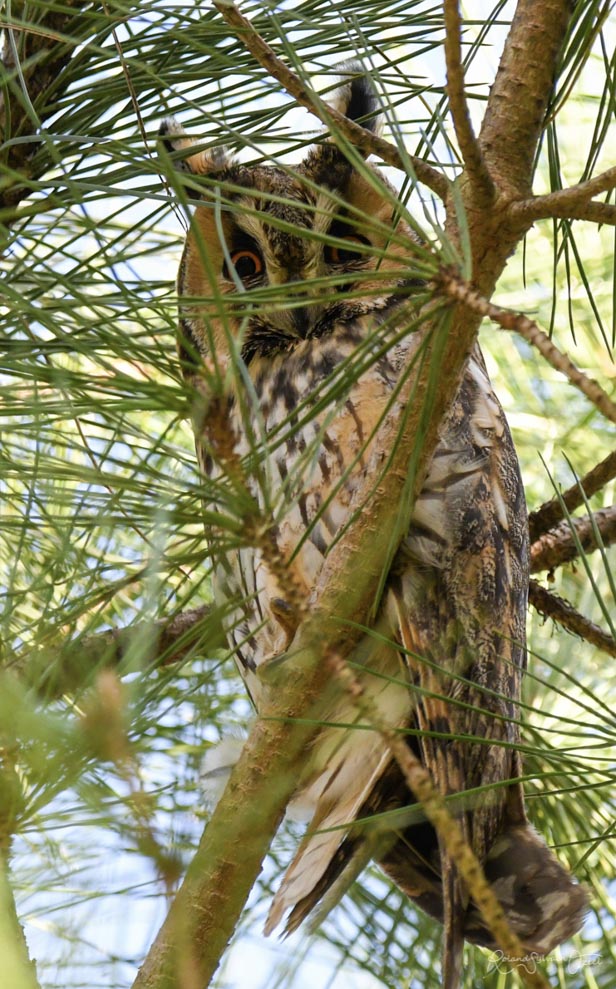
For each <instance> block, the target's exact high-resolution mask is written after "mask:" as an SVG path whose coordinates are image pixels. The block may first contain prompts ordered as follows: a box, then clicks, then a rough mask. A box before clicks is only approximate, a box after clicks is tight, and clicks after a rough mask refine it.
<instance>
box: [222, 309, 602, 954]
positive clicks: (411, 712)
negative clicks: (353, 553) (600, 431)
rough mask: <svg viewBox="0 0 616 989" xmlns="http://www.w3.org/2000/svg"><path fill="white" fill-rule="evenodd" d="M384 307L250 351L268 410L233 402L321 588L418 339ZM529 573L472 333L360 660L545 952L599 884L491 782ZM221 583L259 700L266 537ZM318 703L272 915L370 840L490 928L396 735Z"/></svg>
mask: <svg viewBox="0 0 616 989" xmlns="http://www.w3.org/2000/svg"><path fill="white" fill-rule="evenodd" d="M379 320H380V317H379V315H378V313H376V312H373V313H371V314H370V316H369V317H365V318H357V319H355V320H348V321H346V322H344V323H340V324H339V325H338V326H337V327H334V330H333V332H331V333H330V334H329V335H326V336H323V337H320V338H319V339H307V340H303V341H302V342H300V343H298V344H297V345H295V346H294V347H293V348H290V349H288V350H287V351H285V352H279V353H277V354H276V353H275V354H272V355H263V356H261V357H259V358H257V359H255V360H253V361H251V363H250V365H249V368H250V374H251V377H252V381H253V386H254V396H255V399H256V401H257V403H258V415H256V414H255V412H256V411H257V410H254V409H253V410H252V411H251V410H249V409H248V410H247V408H246V405H245V404H242V403H240V402H239V401H238V402H236V403H235V405H234V407H233V417H234V429H235V432H236V435H237V437H238V445H237V452H238V454H239V455H240V456H242V457H245V458H247V459H246V462H249V461H250V458H251V457H252V458H253V459H254V455H255V446H257V447H258V448H259V449H260V450H261V451H262V453H261V455H260V460H259V465H258V469H256V470H255V471H254V473H253V475H252V476H253V480H252V484H253V494H254V495H255V497H256V498H257V500H258V501H259V503H260V504H261V505H262V506H265V505H267V506H268V507H269V510H270V511H271V512H272V513H273V515H274V518H275V521H276V526H277V529H276V538H277V543H278V547H279V549H280V551H281V553H282V554H283V556H284V557H285V558H291V557H292V558H293V560H294V569H295V573H296V574H297V573H299V575H300V579H301V580H302V581H303V583H304V586H305V589H306V595H307V598H308V597H309V594H310V589H311V588H312V586H313V585H314V583H315V579H316V577H317V575H318V572H319V569H320V567H321V566H322V564H323V560H324V558H325V556H326V554H327V552H328V547H329V546H330V545H331V543H332V540H333V539H334V538H335V537H336V536H337V535H338V534H339V533H340V532H341V530H342V528H343V527H344V526H345V525H346V524H347V523H348V522H349V519H350V512H351V502H352V499H353V495H354V493H355V491H356V489H357V488H358V485H359V484H360V483H361V482H363V481H364V479H365V475H366V472H367V465H368V463H369V461H370V453H371V450H372V448H373V445H374V443H375V442H376V436H377V433H378V427H379V424H380V423H381V421H382V419H383V417H384V415H385V414H386V413H387V411H388V409H389V408H390V406H391V405H392V403H395V401H396V388H397V385H398V382H399V378H400V373H401V370H402V368H403V367H404V366H405V365H407V364H408V360H409V358H410V356H411V354H412V351H413V348H414V347H416V346H417V344H416V343H415V338H414V337H413V336H412V335H411V336H409V337H407V338H406V339H405V341H404V342H402V343H397V344H396V345H395V346H394V347H393V348H391V350H390V351H387V352H386V351H385V350H383V351H382V352H383V354H384V356H381V357H380V358H379V359H378V360H377V361H376V362H374V363H371V362H370V360H369V355H370V347H369V344H368V343H367V335H368V328H369V327H372V329H373V330H374V327H375V325H378V323H379ZM362 362H364V363H363V364H362ZM343 366H344V367H346V368H347V370H348V368H349V367H351V366H354V367H356V368H358V370H357V372H356V377H355V381H354V383H353V384H352V385H351V386H350V387H348V386H345V390H341V389H342V386H341V384H340V382H341V375H339V374H337V370H338V371H339V370H340V369H341V368H342V367H343ZM362 367H363V370H362V369H361V368H362ZM315 408H316V414H314V411H315ZM311 410H312V411H311ZM377 480H378V479H376V478H375V483H377ZM364 510H366V511H369V505H368V506H366V507H365V508H364ZM527 584H528V543H527V526H526V509H525V503H524V494H523V489H522V483H521V479H520V474H519V468H518V464H517V459H516V455H515V451H514V448H513V444H512V441H511V437H510V434H509V430H508V427H507V424H506V422H505V419H504V416H503V413H502V410H501V408H500V405H499V403H498V401H497V399H496V397H495V396H494V393H493V391H492V388H491V385H490V382H489V379H488V376H487V373H486V370H485V367H484V364H483V359H482V357H481V354H480V353H479V351H476V352H475V354H474V355H473V356H472V358H471V360H470V362H469V365H468V368H467V371H466V374H465V376H464V379H463V382H462V384H461V387H460V390H459V394H458V396H457V398H456V401H455V402H454V404H453V407H452V409H451V411H450V413H449V415H448V417H447V419H446V421H445V422H444V424H443V427H442V431H441V436H440V442H439V445H438V447H437V449H436V452H435V454H434V456H433V459H432V463H431V466H430V469H429V472H428V475H427V478H426V481H425V485H424V488H423V490H422V492H421V495H420V497H419V498H418V500H417V503H416V505H415V509H414V514H413V517H412V522H411V526H410V529H409V532H408V534H407V537H406V539H405V540H404V541H403V543H402V545H401V547H400V549H399V552H398V554H397V556H396V558H395V561H394V564H393V566H392V569H391V572H390V575H389V580H388V585H387V588H386V593H385V595H384V598H383V602H382V606H381V611H380V615H379V617H378V620H377V623H376V627H377V630H378V633H379V634H378V636H368V635H367V636H366V637H365V638H364V640H363V641H362V642H361V643H360V644H359V646H358V647H357V648H356V650H355V652H354V653H353V654H352V656H351V659H352V661H353V662H354V664H359V665H360V666H362V667H363V672H362V673H361V680H362V683H363V686H364V689H365V690H366V691H367V692H368V694H369V695H370V697H371V699H372V701H373V702H374V703H375V704H376V705H377V706H378V709H379V711H380V714H381V717H382V718H383V719H384V720H385V721H386V722H387V723H388V724H389V725H390V726H392V727H397V728H406V729H409V730H410V733H409V735H408V745H409V747H410V748H411V749H412V750H413V752H414V753H415V755H416V756H417V757H418V758H420V759H421V761H422V762H423V764H424V765H425V766H426V767H427V768H428V769H429V770H430V772H431V775H432V778H433V781H434V782H435V784H436V785H437V786H438V787H439V789H440V790H441V792H442V793H443V794H444V795H450V794H462V796H461V797H460V799H459V801H456V803H455V804H453V805H452V811H453V812H454V813H455V814H456V815H457V816H458V819H459V821H460V823H461V825H462V827H463V830H464V832H465V834H466V837H467V840H468V841H469V842H470V844H471V845H472V847H473V849H474V851H475V852H476V854H477V855H478V856H479V857H480V859H481V860H482V861H484V862H486V868H487V871H488V877H489V879H490V881H491V882H492V884H493V888H494V890H495V892H496V893H497V895H498V896H499V898H500V899H501V902H502V904H503V907H504V909H505V911H506V914H507V917H508V919H509V922H510V924H511V925H512V927H513V929H514V930H516V932H517V933H518V934H519V935H520V937H521V938H522V941H523V944H524V945H525V946H526V947H527V948H528V949H529V950H533V951H540V952H542V953H547V952H549V951H550V950H551V949H552V947H553V946H554V945H555V944H558V943H560V941H562V940H563V938H564V937H566V936H569V935H570V934H571V933H573V932H574V931H575V930H577V929H578V927H579V925H580V922H581V917H582V914H583V910H584V907H585V902H586V900H585V894H584V893H583V891H582V890H581V888H580V887H579V886H577V885H575V884H574V883H573V881H572V880H571V877H570V876H569V874H568V873H567V872H566V870H565V869H564V868H563V867H562V866H560V864H559V863H558V862H557V860H556V858H555V857H554V856H553V855H552V853H551V852H550V851H549V850H548V849H547V847H546V846H545V844H544V843H543V841H542V840H541V839H540V838H539V837H538V836H536V835H535V834H534V832H533V831H532V829H531V828H530V826H529V825H528V823H527V821H526V816H525V811H524V803H523V796H522V791H521V786H520V784H519V783H517V782H512V783H510V784H509V785H508V786H502V785H501V786H497V787H496V788H493V789H491V790H489V791H488V792H487V795H486V791H485V790H484V791H483V794H482V795H481V794H480V795H477V790H478V789H479V788H485V787H486V786H487V785H489V784H492V783H502V781H506V780H509V779H513V780H515V778H516V777H518V776H519V775H520V773H521V766H520V761H519V756H518V753H517V751H516V748H515V746H516V743H518V742H519V724H518V711H517V706H516V705H517V700H518V698H519V691H520V679H521V674H522V670H523V667H524V661H525V610H526V592H527ZM216 585H217V596H218V597H219V598H222V599H223V600H229V598H232V597H233V598H236V599H238V598H239V599H242V600H243V602H244V603H243V604H242V605H241V606H239V607H238V609H237V611H236V613H235V614H233V615H232V616H231V618H230V621H229V629H228V634H229V638H230V639H231V641H232V642H233V643H234V645H235V649H236V656H237V660H238V665H239V667H240V671H241V673H242V676H243V677H244V680H245V682H246V685H247V687H248V690H249V693H250V695H251V697H252V700H253V702H254V704H255V706H256V708H257V711H258V710H259V709H260V708H261V707H262V705H263V704H264V702H265V700H266V695H265V691H266V690H267V687H265V686H264V682H263V681H262V679H261V678H260V677H259V676H258V674H257V672H256V671H257V670H258V667H259V665H260V664H262V663H263V662H266V661H267V660H268V659H270V658H272V657H274V656H278V655H280V654H281V653H284V651H285V649H286V647H287V645H288V637H287V632H286V630H285V628H284V623H281V621H280V614H279V609H278V607H277V602H278V601H279V600H280V599H281V598H284V589H281V588H280V587H279V586H278V582H277V580H276V578H275V576H274V574H273V573H271V571H270V570H269V568H268V564H267V561H266V560H265V559H264V558H263V555H262V554H261V553H260V551H259V550H257V549H253V548H251V547H244V548H242V549H240V550H238V551H235V552H234V553H232V554H228V555H227V556H226V557H225V558H224V560H223V561H221V562H220V564H219V566H218V572H217V577H216ZM321 719H322V720H323V722H326V723H327V727H324V728H323V729H322V730H321V731H320V733H319V734H318V736H317V738H316V740H315V742H314V744H313V746H312V750H311V754H310V758H309V760H308V762H307V765H306V766H305V767H304V769H303V772H302V775H301V782H300V785H299V786H298V790H297V793H296V796H295V804H296V805H297V806H298V807H301V808H302V809H304V810H306V811H307V812H308V813H309V815H310V816H311V823H310V826H309V830H308V833H307V835H306V837H305V838H304V839H303V841H302V843H301V844H300V846H299V849H298V851H297V853H296V855H295V857H294V859H293V861H292V862H291V864H290V866H289V868H288V869H287V872H286V874H285V877H284V879H283V881H282V884H281V886H280V888H279V890H278V893H277V894H276V897H275V899H274V902H273V905H272V909H271V911H270V915H269V918H268V922H267V927H266V930H267V931H270V930H271V929H273V928H274V927H275V926H276V925H277V924H278V923H279V922H280V921H281V920H282V918H283V916H284V915H285V914H287V913H288V912H289V911H290V913H289V916H288V918H287V930H293V929H294V928H295V927H297V926H298V924H299V923H300V922H301V921H302V920H303V918H304V917H305V916H306V915H307V914H308V913H309V912H310V911H311V910H312V908H313V907H314V906H315V904H316V903H317V902H318V901H319V899H320V898H321V897H322V896H323V894H324V893H325V892H326V891H327V890H328V888H329V887H331V886H332V884H335V883H336V882H338V883H342V882H343V880H344V875H346V874H347V873H349V874H351V873H352V871H353V863H354V861H356V860H361V857H362V854H363V855H364V858H365V857H366V849H369V850H370V853H371V854H374V855H375V857H376V858H377V859H378V860H379V861H380V864H381V865H382V867H383V868H384V869H385V871H386V872H387V873H388V874H389V875H390V876H391V877H392V878H393V879H394V880H395V881H396V882H397V883H398V885H399V886H400V887H401V888H402V889H404V890H405V892H407V893H408V895H409V896H411V897H412V898H413V899H414V900H415V901H416V902H417V903H418V904H419V905H420V906H421V907H423V908H424V909H426V910H427V911H428V912H429V913H430V914H432V915H433V916H435V917H437V918H438V919H439V920H441V921H442V920H443V919H445V921H446V926H447V925H450V924H451V917H450V913H451V910H452V909H456V910H457V911H458V913H459V917H460V918H461V921H460V923H461V931H462V933H463V935H464V936H465V937H468V938H469V939H470V940H473V941H475V942H477V943H480V944H486V945H491V944H492V941H491V937H490V934H489V932H488V931H487V930H486V929H485V927H484V926H483V924H482V921H481V918H480V915H479V914H478V911H477V910H476V908H475V907H474V905H473V904H472V903H470V904H469V903H468V897H467V896H466V895H465V893H464V890H463V889H462V887H461V886H460V883H459V881H458V880H457V877H456V875H455V870H453V868H452V866H451V863H450V862H449V861H448V859H447V856H446V855H445V854H444V852H443V850H442V849H440V848H439V842H438V839H437V837H436V835H435V833H434V831H433V829H432V827H431V826H430V825H429V824H428V823H427V822H426V820H425V818H423V817H422V814H421V812H420V811H418V809H417V808H415V809H414V810H413V811H412V812H410V817H409V821H410V822H411V823H408V825H407V824H405V823H404V822H403V823H402V824H400V820H401V818H400V810H399V808H401V807H403V806H405V805H412V804H413V803H414V799H413V797H412V796H411V794H410V793H409V791H408V789H407V787H406V785H405V783H404V781H403V779H402V777H401V775H400V772H399V770H398V769H397V767H396V765H395V764H394V763H393V762H392V759H391V756H390V753H389V750H388V748H387V746H386V744H385V742H384V741H383V739H382V738H381V736H380V735H379V734H378V733H377V732H376V731H373V730H366V728H365V725H363V727H362V729H360V730H353V729H352V728H349V727H348V726H349V725H352V724H353V723H354V722H360V721H363V719H362V718H361V717H360V715H359V712H358V711H357V709H356V708H355V707H354V705H353V703H352V701H351V700H350V698H349V697H348V696H347V695H346V694H344V693H343V692H341V691H340V692H336V693H333V694H332V695H330V696H329V699H328V701H327V705H326V706H325V707H324V709H323V711H322V712H321ZM337 725H338V726H346V727H336V726H337ZM452 736H455V737H452ZM469 791H470V792H469ZM464 793H468V796H467V797H464V796H463V794H464ZM386 810H397V811H398V814H397V816H396V818H395V821H396V824H395V828H396V829H395V830H391V827H390V828H389V829H387V819H386V818H385V820H384V822H383V819H382V818H381V821H382V823H381V824H380V826H379V830H378V831H377V830H376V826H375V825H374V824H373V825H369V824H367V825H366V826H365V827H363V828H362V827H360V826H359V825H357V824H355V826H354V827H353V828H351V825H352V824H353V823H354V822H356V821H357V820H360V819H364V818H368V817H369V816H370V815H373V814H382V813H383V812H384V811H386ZM345 825H348V828H346V829H345V827H344V826H345ZM386 829H387V830H386ZM375 835H376V838H375ZM546 883H547V886H549V887H550V889H551V891H552V893H553V895H551V896H548V895H547V893H546V892H545V887H546Z"/></svg>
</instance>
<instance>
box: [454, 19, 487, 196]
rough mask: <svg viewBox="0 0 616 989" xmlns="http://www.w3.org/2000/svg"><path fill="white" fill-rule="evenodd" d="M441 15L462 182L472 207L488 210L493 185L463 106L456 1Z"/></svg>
mask: <svg viewBox="0 0 616 989" xmlns="http://www.w3.org/2000/svg"><path fill="white" fill-rule="evenodd" d="M444 12H445V61H446V65H447V95H448V97H449V108H450V110H451V117H452V120H453V126H454V130H455V132H456V137H457V139H458V145H459V147H460V152H461V154H462V160H463V162H464V171H465V179H466V181H467V182H468V183H469V187H470V198H471V200H472V201H473V203H474V204H475V205H476V206H477V207H481V208H482V209H489V208H490V205H491V203H492V200H493V198H494V184H493V182H492V179H491V177H490V173H489V172H488V170H487V168H486V164H485V161H484V160H483V156H482V153H481V148H480V146H479V142H478V140H477V137H476V136H475V132H474V130H473V125H472V123H471V118H470V114H469V110H468V104H467V102H466V93H465V90H464V67H463V65H462V46H461V21H460V8H459V4H458V0H445V4H444Z"/></svg>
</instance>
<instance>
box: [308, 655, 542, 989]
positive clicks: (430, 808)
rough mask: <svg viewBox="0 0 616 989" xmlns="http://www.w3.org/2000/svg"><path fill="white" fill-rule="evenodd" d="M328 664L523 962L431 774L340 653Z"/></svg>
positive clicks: (504, 946) (534, 980) (511, 954)
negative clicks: (386, 720) (380, 712)
mask: <svg viewBox="0 0 616 989" xmlns="http://www.w3.org/2000/svg"><path fill="white" fill-rule="evenodd" d="M327 662H328V664H329V666H330V667H331V669H332V671H333V672H334V674H335V676H336V677H337V678H338V679H339V680H340V682H341V683H342V684H343V686H344V688H345V689H346V690H347V692H348V693H349V694H350V696H351V697H352V698H353V702H354V704H355V705H356V706H357V708H359V710H360V712H361V713H362V714H363V715H364V716H365V717H366V719H367V721H368V722H369V723H370V724H371V725H372V726H373V727H374V728H375V729H376V730H377V731H378V733H379V734H380V735H381V737H382V738H383V739H384V740H385V742H386V743H387V745H388V747H389V750H390V752H391V754H392V755H393V757H394V759H395V760H396V762H397V763H398V765H399V767H400V769H401V771H402V774H403V776H404V778H405V780H406V783H407V785H408V787H409V789H410V790H411V792H412V793H413V794H414V795H415V797H416V799H417V800H418V801H419V802H420V803H421V806H422V808H423V810H424V812H425V814H426V817H427V818H428V820H429V821H430V822H431V823H432V824H433V826H434V828H435V830H436V832H437V834H438V836H439V838H440V839H441V840H442V841H443V843H444V845H445V847H446V848H447V851H448V853H449V855H450V857H451V860H452V861H453V862H454V864H455V866H456V868H457V869H458V872H459V873H460V876H461V877H462V879H463V880H464V882H465V883H466V885H467V887H468V890H469V893H470V895H471V896H472V898H473V900H474V901H475V903H476V905H477V908H478V910H479V912H480V913H481V916H482V917H483V919H484V920H485V922H486V924H487V926H488V927H489V929H490V932H491V933H492V934H493V936H494V940H495V941H496V942H497V944H498V945H499V947H500V948H501V950H502V951H503V954H504V955H505V956H506V957H508V958H509V959H512V960H513V959H518V958H519V959H521V960H522V959H523V958H524V955H525V954H526V952H525V951H524V948H523V946H522V944H521V942H520V939H519V938H518V936H517V935H516V934H515V933H514V932H513V931H512V930H511V927H510V926H509V924H508V923H507V919H506V917H505V913H504V910H503V908H502V906H501V904H500V903H499V901H498V899H497V897H496V894H495V893H494V891H493V889H492V887H491V886H490V884H489V882H488V881H487V879H486V877H485V874H484V871H483V868H482V865H481V862H480V861H479V859H478V858H477V856H476V855H475V853H474V852H473V850H472V849H471V847H470V845H469V844H468V842H467V841H466V839H465V838H464V834H463V832H462V829H461V827H460V825H459V824H458V822H457V820H456V819H455V818H454V817H453V816H452V814H451V813H450V811H449V809H448V807H447V804H446V803H445V800H444V798H443V796H442V795H441V794H440V793H439V791H438V790H437V789H436V787H435V786H434V783H433V781H432V778H431V776H430V773H429V772H428V770H427V769H426V767H425V766H423V765H422V764H421V762H420V761H419V759H418V758H417V757H416V756H415V755H414V754H413V753H412V752H411V750H410V749H409V747H408V745H407V744H406V742H405V739H404V735H403V734H401V733H400V732H396V731H395V730H394V729H393V728H390V727H389V726H388V725H387V724H386V723H385V722H384V721H383V720H382V718H381V717H380V715H379V712H378V708H377V706H376V704H375V703H374V702H373V701H372V700H371V698H370V697H369V696H368V694H367V693H366V691H365V690H364V688H363V686H362V684H361V683H360V681H359V679H358V678H357V676H356V675H355V674H354V673H353V671H352V670H351V669H350V667H349V666H348V664H347V663H346V662H345V660H344V659H343V658H342V657H341V656H339V655H336V654H329V655H328V656H327ZM518 972H519V974H520V976H521V977H522V979H523V981H524V982H525V983H526V985H528V986H531V987H532V986H534V987H536V989H549V984H548V982H547V981H546V979H545V978H544V976H543V975H542V974H541V972H538V971H535V972H530V971H528V970H527V968H526V966H524V964H523V963H521V964H520V967H519V969H518Z"/></svg>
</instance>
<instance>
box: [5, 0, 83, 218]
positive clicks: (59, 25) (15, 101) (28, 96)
mask: <svg viewBox="0 0 616 989" xmlns="http://www.w3.org/2000/svg"><path fill="white" fill-rule="evenodd" d="M89 6H90V4H89V2H88V0H65V2H64V4H63V9H62V11H61V12H59V11H57V10H53V9H45V4H40V5H38V6H37V5H34V6H33V5H32V4H28V3H23V2H21V3H19V2H15V3H13V6H12V18H11V19H10V20H5V21H4V23H3V25H2V26H3V28H4V46H3V50H2V64H3V73H4V76H5V79H4V86H3V89H2V91H0V145H4V150H3V152H2V157H1V159H0V174H1V173H2V172H4V177H3V180H2V182H0V210H5V209H6V210H7V211H8V216H5V217H2V221H3V222H4V223H5V224H6V223H7V220H9V219H10V218H11V213H12V210H13V209H14V207H15V206H16V205H17V204H18V203H19V202H21V200H22V199H25V198H26V197H27V196H28V195H29V194H30V192H31V190H32V188H34V187H35V184H36V181H37V180H38V179H39V178H40V177H41V175H42V174H44V172H45V171H46V170H47V169H48V168H49V166H50V164H51V162H50V161H49V160H48V157H47V156H43V155H41V156H40V160H39V159H37V161H36V163H34V161H33V158H34V155H35V153H36V152H37V151H38V150H39V149H40V148H41V138H40V137H39V136H38V129H39V127H40V123H41V122H42V121H44V120H45V119H46V118H47V117H48V116H49V115H50V114H51V113H53V111H54V109H55V107H54V103H52V101H51V100H50V101H49V103H46V101H45V98H44V97H45V95H46V94H47V93H48V92H49V93H50V94H51V93H53V98H54V101H56V100H57V98H58V96H59V94H60V93H61V92H62V91H63V90H64V89H65V88H66V86H67V85H68V82H69V80H68V78H67V79H66V82H65V83H63V81H62V79H63V69H64V68H65V67H66V65H67V64H68V63H69V62H70V60H71V58H72V56H73V52H74V50H75V48H76V46H77V45H78V44H79V43H80V42H81V40H82V39H81V38H80V37H79V36H78V34H77V32H75V37H74V38H73V37H72V36H71V34H72V32H73V30H74V28H75V25H76V23H77V18H78V17H79V14H80V13H81V11H82V9H83V8H86V7H89ZM26 17H27V18H28V23H27V24H26V25H25V26H24V24H23V22H20V18H26ZM35 106H36V109H34V108H35Z"/></svg>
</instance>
